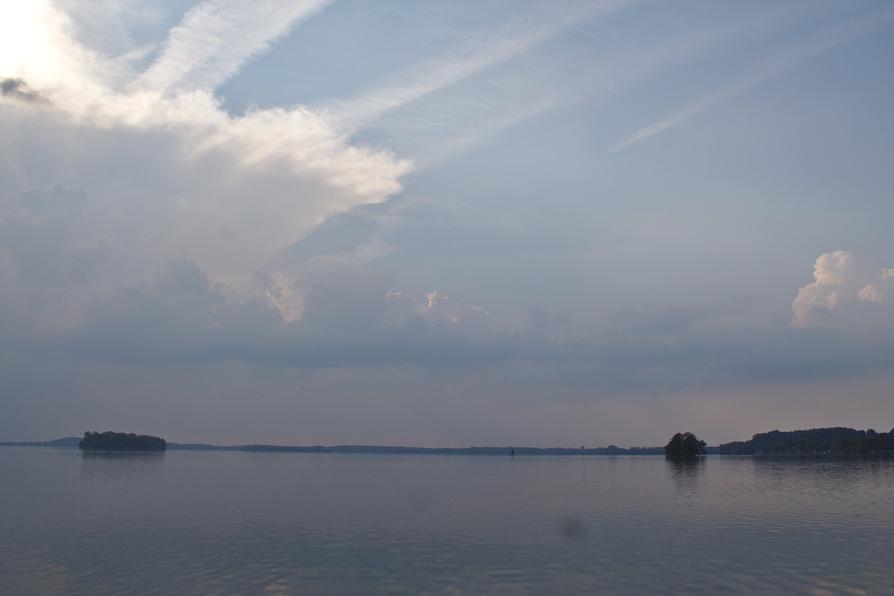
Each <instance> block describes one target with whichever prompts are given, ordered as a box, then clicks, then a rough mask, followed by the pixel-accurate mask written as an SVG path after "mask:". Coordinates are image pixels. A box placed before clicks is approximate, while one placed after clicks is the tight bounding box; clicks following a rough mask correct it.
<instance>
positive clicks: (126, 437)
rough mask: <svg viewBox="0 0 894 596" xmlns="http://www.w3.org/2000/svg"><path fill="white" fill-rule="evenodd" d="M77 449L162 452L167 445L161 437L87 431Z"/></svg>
mask: <svg viewBox="0 0 894 596" xmlns="http://www.w3.org/2000/svg"><path fill="white" fill-rule="evenodd" d="M78 447H80V448H81V449H82V450H84V451H164V450H165V449H167V447H168V445H167V443H166V442H165V440H164V439H162V438H161V437H153V436H151V435H136V434H134V433H116V432H112V431H106V432H102V433H100V432H90V431H88V432H85V433H84V438H83V439H81V441H80V443H78Z"/></svg>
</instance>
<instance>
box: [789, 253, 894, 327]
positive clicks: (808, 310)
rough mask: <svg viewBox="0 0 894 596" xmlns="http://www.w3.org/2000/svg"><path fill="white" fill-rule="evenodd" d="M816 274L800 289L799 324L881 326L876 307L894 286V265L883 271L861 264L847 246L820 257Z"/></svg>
mask: <svg viewBox="0 0 894 596" xmlns="http://www.w3.org/2000/svg"><path fill="white" fill-rule="evenodd" d="M813 277H814V280H815V281H814V282H812V283H809V284H807V285H805V286H803V287H802V288H801V289H800V290H798V295H797V296H796V297H795V299H794V301H793V302H792V312H793V319H792V324H793V325H794V326H795V327H802V328H806V327H819V326H838V327H846V328H852V329H858V328H861V327H865V326H867V325H870V324H871V325H873V326H877V323H878V321H876V320H875V319H876V317H877V315H878V314H879V313H878V311H877V310H876V309H874V308H872V307H877V306H881V305H883V304H884V303H885V302H886V295H887V294H889V293H890V291H891V288H892V286H894V269H889V268H882V269H881V271H879V270H878V269H874V268H871V267H869V266H867V265H863V264H860V263H859V262H858V261H857V259H856V257H855V256H854V255H853V254H851V253H850V252H848V251H845V250H836V251H833V252H830V253H825V254H822V255H820V256H819V257H817V259H816V263H815V264H814V267H813ZM867 282H868V283H867ZM887 301H888V302H890V299H889V298H888V300H887Z"/></svg>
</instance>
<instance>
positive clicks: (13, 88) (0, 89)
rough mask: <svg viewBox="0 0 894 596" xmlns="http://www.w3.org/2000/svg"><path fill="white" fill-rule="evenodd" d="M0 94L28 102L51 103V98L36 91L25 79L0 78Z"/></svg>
mask: <svg viewBox="0 0 894 596" xmlns="http://www.w3.org/2000/svg"><path fill="white" fill-rule="evenodd" d="M0 96H3V97H6V98H9V99H16V100H19V101H24V102H27V103H49V100H48V99H47V98H46V97H44V96H43V95H41V94H40V93H38V92H37V91H34V90H33V89H31V88H30V87H29V86H28V83H26V82H25V81H24V80H23V79H13V78H5V79H0Z"/></svg>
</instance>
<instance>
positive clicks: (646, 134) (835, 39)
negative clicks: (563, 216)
mask: <svg viewBox="0 0 894 596" xmlns="http://www.w3.org/2000/svg"><path fill="white" fill-rule="evenodd" d="M892 20H894V10H890V9H888V10H882V11H878V12H876V13H873V14H868V15H861V16H858V17H854V18H851V19H849V20H847V21H845V22H843V23H839V24H838V25H835V26H832V27H827V28H824V29H821V30H819V31H816V32H815V33H813V34H811V35H809V36H808V37H807V38H805V39H803V40H801V41H799V42H797V43H796V44H793V45H791V46H789V47H788V48H786V49H785V50H783V51H781V52H778V53H776V54H774V55H772V56H769V57H767V58H765V59H763V60H760V61H758V62H756V63H755V64H753V65H751V66H750V67H749V68H747V69H746V70H745V71H744V72H742V73H741V74H740V75H739V76H738V77H736V78H735V79H733V80H732V81H730V82H729V83H727V84H726V85H723V86H721V87H719V88H717V89H716V90H714V91H713V92H711V93H709V94H708V95H706V96H704V97H702V98H700V99H699V100H697V101H695V102H693V103H692V104H690V105H689V106H687V107H686V108H684V109H682V110H680V111H678V112H676V113H674V114H672V115H670V116H668V117H666V118H662V119H661V120H658V121H656V122H653V123H652V124H649V125H647V126H644V127H642V128H640V129H639V130H637V131H635V132H633V133H631V134H630V135H628V136H627V137H625V138H624V139H622V140H621V141H619V142H617V143H615V144H614V145H612V146H611V147H610V149H609V151H611V152H612V153H616V152H618V151H623V150H624V149H627V148H628V147H631V146H633V145H635V144H637V143H639V142H641V141H644V140H646V139H649V138H651V137H654V136H655V135H658V134H660V133H662V132H665V131H667V130H670V129H672V128H675V127H677V126H679V125H680V124H683V123H684V122H686V121H687V120H689V119H690V118H692V117H693V116H695V115H697V114H699V113H701V112H703V111H704V110H706V109H708V108H709V107H711V106H712V105H714V104H715V103H718V102H720V101H722V100H724V99H729V98H730V97H735V96H736V95H740V94H742V93H744V92H745V91H747V90H748V89H750V88H751V87H753V86H755V85H757V84H759V83H762V82H763V81H765V80H767V79H770V78H772V77H774V76H776V75H778V74H780V73H782V72H784V71H786V70H789V69H791V68H794V67H795V66H797V65H799V64H801V63H802V62H804V61H805V60H807V59H809V58H812V57H813V56H816V55H818V54H821V53H823V52H827V51H829V50H832V49H834V48H836V47H838V46H840V45H842V44H844V43H847V42H848V41H851V40H853V39H855V38H857V37H860V36H863V35H867V34H869V33H871V32H872V31H875V30H876V29H878V28H880V27H884V26H886V25H888V24H889V23H890V22H891V21H892Z"/></svg>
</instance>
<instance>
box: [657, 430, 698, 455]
mask: <svg viewBox="0 0 894 596" xmlns="http://www.w3.org/2000/svg"><path fill="white" fill-rule="evenodd" d="M705 453H706V451H705V442H704V441H702V440H700V439H699V438H698V437H696V436H695V435H694V434H692V433H677V434H675V435H674V436H673V437H671V440H670V441H668V443H667V445H665V446H664V455H665V457H669V458H675V459H684V458H685V459H689V458H696V457H699V456H700V455H705Z"/></svg>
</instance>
